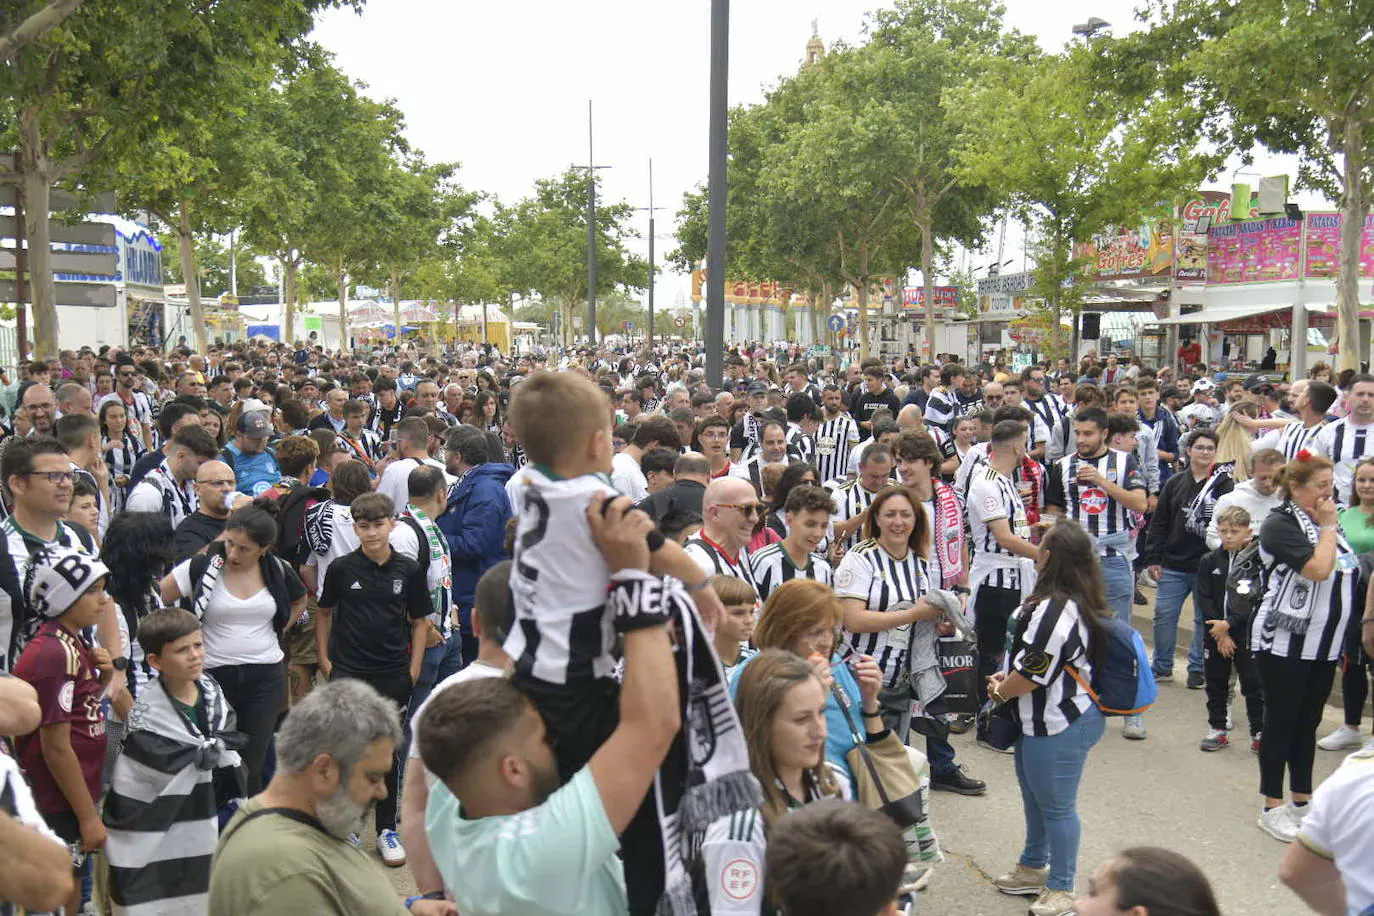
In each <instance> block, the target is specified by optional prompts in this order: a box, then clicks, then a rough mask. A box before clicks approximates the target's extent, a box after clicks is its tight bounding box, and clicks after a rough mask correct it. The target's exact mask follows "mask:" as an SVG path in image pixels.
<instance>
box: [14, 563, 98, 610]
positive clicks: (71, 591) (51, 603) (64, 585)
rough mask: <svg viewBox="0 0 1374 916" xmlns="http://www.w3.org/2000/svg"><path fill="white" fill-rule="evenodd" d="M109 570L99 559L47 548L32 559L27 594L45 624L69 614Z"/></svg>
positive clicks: (26, 581) (25, 583) (26, 582)
mask: <svg viewBox="0 0 1374 916" xmlns="http://www.w3.org/2000/svg"><path fill="white" fill-rule="evenodd" d="M109 574H110V569H109V567H107V566H106V565H105V564H104V563H102V562H100V559H99V558H98V557H93V556H91V555H90V554H88V553H83V552H82V551H80V550H76V549H74V548H71V547H44V548H43V549H41V550H39V551H38V552H37V553H35V554H34V555H33V559H32V561H31V563H30V565H29V572H28V576H27V577H26V580H25V582H24V592H25V593H26V594H27V595H28V596H29V604H30V605H32V606H33V609H34V612H35V613H37V614H38V616H40V617H42V618H44V619H45V620H52V619H53V618H55V617H61V616H62V615H63V614H65V613H67V610H68V609H69V608H70V607H71V606H72V605H73V604H75V603H76V601H77V599H78V598H80V597H81V596H82V595H84V594H85V593H86V591H87V590H88V589H90V587H91V586H92V585H94V584H95V583H96V582H97V581H98V580H100V579H102V578H104V577H105V576H108V575H109Z"/></svg>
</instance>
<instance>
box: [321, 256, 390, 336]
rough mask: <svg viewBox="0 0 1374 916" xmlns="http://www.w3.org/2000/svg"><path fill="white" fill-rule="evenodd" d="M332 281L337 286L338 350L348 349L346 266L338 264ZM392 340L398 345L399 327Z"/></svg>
mask: <svg viewBox="0 0 1374 916" xmlns="http://www.w3.org/2000/svg"><path fill="white" fill-rule="evenodd" d="M334 282H335V283H336V284H338V288H339V351H340V352H343V351H344V350H346V349H348V268H346V267H343V266H340V267H339V269H338V270H337V271H335V272H334ZM392 341H393V342H394V343H396V344H397V345H398V346H399V345H400V343H401V329H400V328H399V327H397V328H396V336H395V337H393V338H392Z"/></svg>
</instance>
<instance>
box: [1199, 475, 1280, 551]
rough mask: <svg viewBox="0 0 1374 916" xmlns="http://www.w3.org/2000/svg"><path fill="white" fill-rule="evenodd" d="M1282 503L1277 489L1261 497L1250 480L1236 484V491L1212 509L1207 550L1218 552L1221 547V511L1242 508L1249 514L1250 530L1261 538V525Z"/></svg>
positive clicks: (1225, 496) (1226, 495)
mask: <svg viewBox="0 0 1374 916" xmlns="http://www.w3.org/2000/svg"><path fill="white" fill-rule="evenodd" d="M1281 502H1283V499H1282V498H1281V497H1280V496H1279V491H1278V490H1277V489H1276V490H1274V492H1273V493H1270V494H1269V495H1268V496H1261V495H1260V494H1259V493H1258V492H1256V491H1255V485H1254V484H1253V483H1251V482H1250V481H1248V480H1247V481H1245V482H1244V483H1241V484H1236V488H1235V489H1234V490H1232V491H1231V492H1230V493H1227V494H1225V495H1224V496H1222V497H1220V498H1219V499H1218V500H1217V502H1216V505H1214V506H1213V507H1212V520H1211V521H1210V522H1208V523H1207V549H1208V550H1216V549H1217V548H1219V547H1220V546H1221V535H1220V534H1219V533H1218V532H1217V516H1219V515H1221V510H1223V509H1225V508H1227V507H1228V506H1240V507H1241V508H1242V509H1244V510H1245V511H1246V512H1249V513H1250V530H1251V531H1252V532H1254V534H1255V537H1259V530H1260V525H1262V524H1263V523H1264V520H1265V518H1266V517H1267V516H1268V515H1269V513H1270V512H1272V511H1274V510H1275V509H1277V508H1278V506H1279V503H1281Z"/></svg>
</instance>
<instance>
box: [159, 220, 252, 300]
mask: <svg viewBox="0 0 1374 916" xmlns="http://www.w3.org/2000/svg"><path fill="white" fill-rule="evenodd" d="M158 241H160V242H161V243H162V275H163V279H164V280H165V281H166V282H167V283H181V282H182V278H181V239H180V238H179V236H178V235H177V233H175V232H159V233H158ZM259 256H260V254H259V252H256V251H254V250H253V249H252V248H249V247H248V246H246V245H244V244H243V242H242V241H240V242H239V243H238V244H236V245H235V247H234V263H235V267H236V269H237V273H238V287H239V289H240V290H245V289H251V288H253V287H257V286H267V285H268V280H267V273H266V271H264V270H263V267H262V264H261V263H260V262H259V261H258V257H259ZM196 270H197V273H198V274H199V276H200V288H201V290H202V291H203V292H205V293H206V294H207V295H210V296H217V295H219V294H220V293H222V292H224V291H226V290H228V289H229V246H228V245H225V244H223V243H221V242H220V240H219V239H218V238H216V237H215V236H211V235H205V236H197V237H196Z"/></svg>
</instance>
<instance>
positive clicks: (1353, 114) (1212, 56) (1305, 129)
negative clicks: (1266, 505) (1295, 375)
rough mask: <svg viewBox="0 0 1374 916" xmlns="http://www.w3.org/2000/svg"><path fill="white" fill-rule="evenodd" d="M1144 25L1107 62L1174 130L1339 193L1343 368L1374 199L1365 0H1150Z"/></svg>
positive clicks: (1334, 195) (1373, 113) (1354, 355)
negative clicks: (1291, 158) (1264, 153)
mask: <svg viewBox="0 0 1374 916" xmlns="http://www.w3.org/2000/svg"><path fill="white" fill-rule="evenodd" d="M1144 12H1145V19H1146V23H1147V25H1148V26H1149V28H1148V29H1146V30H1144V31H1142V32H1141V33H1139V34H1136V35H1132V36H1129V37H1128V38H1126V39H1123V40H1122V41H1121V42H1118V43H1116V44H1115V45H1114V46H1113V48H1112V51H1113V53H1112V54H1111V55H1110V56H1108V57H1107V59H1106V63H1107V65H1108V66H1110V67H1111V69H1112V70H1113V71H1114V74H1115V75H1117V76H1118V77H1119V78H1122V79H1124V80H1130V81H1133V82H1132V86H1133V88H1135V89H1136V90H1137V91H1138V92H1140V94H1141V95H1143V96H1145V97H1147V98H1148V99H1149V100H1150V102H1151V104H1152V105H1155V106H1160V107H1166V108H1167V109H1168V110H1171V111H1174V112H1179V111H1181V112H1185V113H1186V114H1187V115H1188V117H1186V118H1176V119H1175V120H1174V124H1175V125H1176V129H1177V132H1178V133H1180V134H1191V135H1192V136H1193V137H1198V136H1201V138H1202V139H1203V140H1204V141H1205V142H1207V143H1208V144H1210V145H1211V146H1213V147H1214V148H1216V149H1217V150H1218V151H1219V152H1221V153H1238V154H1240V155H1241V156H1243V157H1248V156H1249V155H1250V153H1251V151H1252V150H1253V149H1254V148H1255V145H1256V144H1262V145H1263V146H1264V147H1265V148H1267V149H1269V150H1271V151H1273V152H1276V153H1291V154H1294V155H1296V156H1297V157H1298V159H1299V166H1298V175H1297V186H1298V187H1302V188H1309V189H1312V190H1316V191H1320V192H1321V193H1323V194H1325V195H1326V196H1327V197H1328V198H1329V199H1331V200H1338V201H1340V207H1341V217H1342V223H1341V255H1340V273H1339V276H1338V279H1337V285H1336V291H1337V292H1336V302H1337V334H1338V336H1339V338H1340V341H1341V352H1340V368H1341V369H1355V368H1358V365H1359V359H1360V353H1359V347H1358V345H1357V344H1356V341H1358V340H1359V334H1358V332H1357V328H1358V320H1359V308H1360V307H1359V277H1360V239H1361V234H1362V232H1363V229H1364V221H1365V217H1366V216H1368V214H1369V211H1370V202H1371V199H1374V197H1372V195H1374V80H1371V78H1370V74H1371V72H1374V47H1371V43H1370V42H1369V40H1368V38H1367V36H1369V35H1370V34H1371V32H1374V6H1371V5H1370V4H1368V3H1307V2H1297V0H1246V2H1245V3H1240V4H1237V3H1231V2H1228V0H1151V2H1150V3H1149V4H1148V5H1147V7H1146V10H1145V11H1144Z"/></svg>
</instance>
